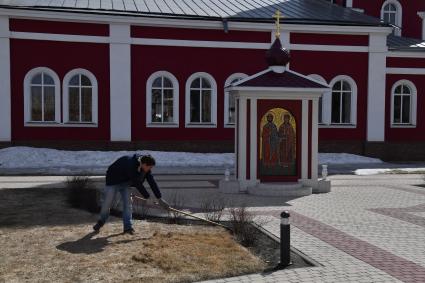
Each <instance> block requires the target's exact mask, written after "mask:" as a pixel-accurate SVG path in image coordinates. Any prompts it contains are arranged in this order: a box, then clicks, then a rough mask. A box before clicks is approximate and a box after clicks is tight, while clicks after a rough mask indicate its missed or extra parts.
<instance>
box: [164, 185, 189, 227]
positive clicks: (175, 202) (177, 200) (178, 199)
mask: <svg viewBox="0 0 425 283" xmlns="http://www.w3.org/2000/svg"><path fill="white" fill-rule="evenodd" d="M185 203H186V201H185V199H184V197H183V195H181V194H179V193H177V192H173V194H172V195H171V197H170V206H171V207H174V208H176V209H182V208H184V207H185ZM168 216H169V219H170V221H171V223H174V224H178V223H180V222H181V219H182V216H181V214H180V213H178V212H176V211H170V210H169V211H168Z"/></svg>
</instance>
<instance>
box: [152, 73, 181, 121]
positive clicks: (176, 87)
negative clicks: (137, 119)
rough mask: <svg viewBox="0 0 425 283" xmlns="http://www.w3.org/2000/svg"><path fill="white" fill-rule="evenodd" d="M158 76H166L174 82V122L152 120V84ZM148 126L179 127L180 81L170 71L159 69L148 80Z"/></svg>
mask: <svg viewBox="0 0 425 283" xmlns="http://www.w3.org/2000/svg"><path fill="white" fill-rule="evenodd" d="M158 77H166V78H168V79H169V80H170V81H171V83H172V84H173V122H171V123H170V122H165V123H163V122H161V123H160V122H152V105H151V104H152V84H153V82H154V81H155V80H156V79H157V78H158ZM146 127H150V128H178V127H179V81H178V80H177V78H176V77H175V76H174V75H173V74H172V73H170V72H167V71H157V72H155V73H153V74H152V75H150V76H149V78H148V80H147V81H146Z"/></svg>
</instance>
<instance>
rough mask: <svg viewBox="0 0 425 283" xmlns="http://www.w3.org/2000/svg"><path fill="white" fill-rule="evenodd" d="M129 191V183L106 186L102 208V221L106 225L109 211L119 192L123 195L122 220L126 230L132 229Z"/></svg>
mask: <svg viewBox="0 0 425 283" xmlns="http://www.w3.org/2000/svg"><path fill="white" fill-rule="evenodd" d="M128 190H129V186H128V183H122V184H118V185H112V186H105V189H104V194H103V203H102V208H101V210H100V221H102V222H103V223H105V222H106V220H108V217H109V211H110V209H111V206H112V202H113V201H114V199H115V196H116V194H117V192H119V193H120V194H121V202H122V220H123V224H124V230H127V229H131V228H132V220H131V217H132V215H131V202H130V195H129V191H128Z"/></svg>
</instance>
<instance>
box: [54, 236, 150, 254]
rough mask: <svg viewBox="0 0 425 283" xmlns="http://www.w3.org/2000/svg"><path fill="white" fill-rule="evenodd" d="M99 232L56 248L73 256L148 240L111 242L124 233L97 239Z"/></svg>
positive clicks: (137, 239)
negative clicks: (109, 246) (111, 246)
mask: <svg viewBox="0 0 425 283" xmlns="http://www.w3.org/2000/svg"><path fill="white" fill-rule="evenodd" d="M96 235H98V232H91V233H88V234H87V235H85V236H84V237H82V238H81V239H78V240H76V241H70V242H65V243H62V244H60V245H57V246H56V248H57V249H58V250H61V251H66V252H69V253H72V254H94V253H100V252H103V251H104V250H105V248H106V246H108V245H118V244H127V243H131V242H135V241H140V240H145V239H146V238H136V239H134V238H132V239H124V240H119V241H114V242H110V241H108V240H109V239H111V238H114V237H118V236H121V235H123V234H122V233H118V234H112V235H109V236H106V237H95V236H96Z"/></svg>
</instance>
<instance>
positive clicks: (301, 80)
mask: <svg viewBox="0 0 425 283" xmlns="http://www.w3.org/2000/svg"><path fill="white" fill-rule="evenodd" d="M232 86H233V87H237V88H240V87H255V88H265V89H267V88H291V89H293V88H300V89H301V88H309V89H312V88H313V89H315V88H316V89H324V88H328V86H326V85H325V84H322V83H320V82H317V81H315V80H314V79H311V78H309V77H306V76H303V75H301V74H298V73H296V72H294V71H291V70H289V69H287V70H285V71H284V72H283V73H278V72H274V71H273V70H272V69H268V70H266V71H263V72H260V73H257V74H255V75H252V76H250V77H248V78H246V79H243V80H241V81H239V82H236V83H234V84H233V85H231V87H232Z"/></svg>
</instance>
